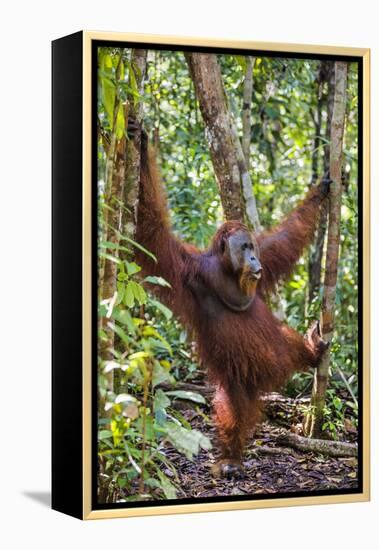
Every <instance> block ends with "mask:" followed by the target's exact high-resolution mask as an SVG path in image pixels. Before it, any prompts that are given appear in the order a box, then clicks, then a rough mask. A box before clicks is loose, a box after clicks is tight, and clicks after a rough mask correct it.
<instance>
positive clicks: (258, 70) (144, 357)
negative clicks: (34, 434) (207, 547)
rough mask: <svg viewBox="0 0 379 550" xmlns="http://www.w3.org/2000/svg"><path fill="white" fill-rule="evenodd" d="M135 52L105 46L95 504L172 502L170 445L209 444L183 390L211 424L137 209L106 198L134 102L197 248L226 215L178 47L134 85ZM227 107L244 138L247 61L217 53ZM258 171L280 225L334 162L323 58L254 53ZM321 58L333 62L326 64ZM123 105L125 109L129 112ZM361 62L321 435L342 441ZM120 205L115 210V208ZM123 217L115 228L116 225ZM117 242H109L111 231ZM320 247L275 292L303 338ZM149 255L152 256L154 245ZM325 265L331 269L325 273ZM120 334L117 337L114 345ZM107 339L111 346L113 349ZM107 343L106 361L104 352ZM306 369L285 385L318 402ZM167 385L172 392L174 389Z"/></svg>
mask: <svg viewBox="0 0 379 550" xmlns="http://www.w3.org/2000/svg"><path fill="white" fill-rule="evenodd" d="M131 54H132V52H131V50H130V49H122V50H120V49H114V48H100V49H99V52H98V106H97V108H98V159H97V160H98V228H99V231H98V268H99V281H100V283H101V278H102V277H103V276H104V273H103V272H104V265H105V263H106V262H111V264H112V266H113V267H114V270H115V274H116V288H115V292H114V294H113V295H112V296H110V297H109V296H107V297H106V298H104V296H102V295H101V284H99V296H98V307H99V311H98V317H99V331H98V340H99V358H98V388H99V404H100V405H99V411H98V412H99V419H98V425H99V431H98V452H99V478H98V479H99V483H98V487H99V499H100V501H102V502H126V501H130V500H149V499H159V498H166V499H173V498H177V496H178V489H179V487H178V476H177V472H176V468H175V464H174V463H173V462H172V461H171V460H170V458H169V456H168V454H167V453H166V452H165V449H166V448H167V446H173V447H175V448H176V449H177V450H178V451H179V452H181V453H183V454H184V455H185V456H186V457H187V458H188V459H189V460H191V459H193V458H194V457H195V456H196V455H197V454H198V452H199V450H200V449H206V450H209V449H211V441H210V440H209V439H208V437H207V436H206V435H204V434H203V433H201V431H199V430H195V429H192V428H191V425H190V424H189V422H188V421H187V419H186V418H185V416H184V415H183V414H181V412H180V409H178V408H177V407H173V406H172V405H173V403H174V401H175V400H177V399H179V398H185V399H187V400H189V401H191V402H192V403H193V406H194V407H195V408H196V407H197V410H198V412H199V414H201V415H203V417H204V422H209V418H208V417H207V414H206V413H205V412H204V408H201V405H204V403H205V399H204V396H203V395H201V394H200V393H197V392H190V391H186V392H184V391H183V390H178V389H175V384H176V383H177V382H178V381H182V382H183V381H186V382H196V381H197V380H203V376H204V373H203V371H202V369H201V365H199V364H198V362H197V358H196V348H195V347H194V346H193V344H192V342H191V335H190V334H187V333H186V332H185V330H184V329H183V327H181V325H180V324H179V322H178V321H177V320H176V319H175V318H174V317H173V315H172V312H171V311H170V310H169V309H168V308H167V307H166V306H165V305H163V304H162V303H160V302H159V301H158V300H157V299H156V298H154V296H153V294H152V293H151V292H149V291H148V289H147V283H149V284H150V285H153V286H154V285H167V284H168V283H167V282H166V281H165V280H164V279H162V278H159V277H146V278H145V279H142V278H141V277H140V275H139V272H140V267H139V266H138V265H137V264H136V263H135V261H134V257H133V251H134V250H135V247H138V246H140V245H139V244H138V243H136V242H135V240H134V239H133V235H132V234H131V233H130V232H128V231H125V230H124V229H125V228H124V227H122V220H123V212H124V211H128V209H129V208H130V205H128V204H123V203H122V201H115V200H111V198H110V197H109V195H107V178H109V148H110V144H111V140H112V136H113V137H115V140H116V142H117V140H121V139H126V140H127V136H126V125H127V116H128V105H130V103H131V102H132V103H134V104H138V105H139V106H141V107H142V110H143V121H144V127H145V128H146V130H147V131H148V133H149V136H150V139H151V141H152V143H153V144H154V146H155V148H156V150H157V152H158V157H159V160H160V169H161V174H162V179H163V181H164V183H165V186H166V190H167V196H168V201H169V207H170V213H171V221H172V226H173V229H174V231H175V232H176V234H177V235H179V236H180V237H181V238H182V239H183V240H185V241H188V242H192V243H194V244H195V245H197V246H198V247H200V248H205V247H207V245H208V243H209V241H210V238H211V237H212V235H213V234H214V232H215V230H216V228H217V227H218V225H219V224H220V223H221V222H222V219H223V212H222V208H221V204H220V193H219V190H218V188H217V184H216V180H215V176H214V171H213V166H212V162H211V158H210V154H209V149H208V146H207V141H206V139H205V136H204V124H203V121H202V117H201V114H200V111H199V106H198V102H197V100H196V97H195V91H194V86H193V82H192V80H191V77H190V74H189V71H188V66H187V64H186V60H185V57H184V54H183V52H180V51H160V50H149V51H148V53H147V66H146V78H145V80H144V84H143V89H142V90H141V89H140V87H139V84H138V82H139V76H140V75H139V74H138V69H136V67H135V66H133V64H132V60H131ZM218 61H219V63H220V66H221V72H222V77H223V82H224V87H225V90H226V94H227V98H228V103H229V106H230V109H231V112H232V114H233V117H234V120H235V122H236V125H237V129H238V132H239V134H240V137H241V136H242V111H243V85H244V80H245V77H246V71H247V63H246V58H245V57H243V56H239V55H227V54H223V55H219V56H218ZM252 61H253V87H252V102H251V123H252V126H251V136H250V158H249V164H250V177H251V180H252V185H253V191H254V195H255V198H256V202H257V206H258V211H259V217H260V223H261V225H262V227H263V228H268V227H270V226H273V225H275V224H276V223H277V222H278V221H279V220H281V219H282V218H283V216H284V215H286V213H288V212H289V211H290V210H291V209H292V208H293V207H294V206H295V205H296V204H297V202H298V201H299V200H300V199H301V198H302V197H303V196H304V195H305V193H306V191H307V189H308V187H309V185H310V184H311V182H312V181H315V178H316V179H318V178H320V177H321V176H322V175H323V173H324V169H325V164H326V163H325V158H326V155H327V152H326V151H327V150H328V146H329V136H328V129H327V125H328V105H327V88H328V85H330V82H329V83H328V81H327V80H325V81H324V83H323V84H322V85H320V74H321V71H322V70H324V69H325V63H327V62H322V61H319V60H316V59H305V60H304V59H295V58H294V59H288V58H280V57H256V58H253V60H252ZM323 63H324V65H323ZM125 106H126V108H124V107H125ZM357 127H358V67H357V65H356V64H355V63H350V64H349V71H348V85H347V109H346V120H345V138H344V166H343V172H344V193H343V198H342V200H343V204H342V212H341V214H342V220H341V248H340V259H339V271H338V283H337V294H336V311H335V318H336V322H335V330H334V337H333V342H332V347H331V365H330V382H329V388H328V391H327V402H326V407H325V411H324V418H325V421H324V425H323V431H324V432H325V433H326V434H327V435H328V437H330V438H336V439H339V438H341V439H343V438H344V433H345V431H346V429H347V428H346V426H347V425H348V426H349V429H355V427H356V425H357V415H358V365H357V358H358V349H357V346H358V323H357V317H358V240H357V234H358V207H357V204H358V159H357V157H358V150H357ZM110 212H113V213H116V216H113V217H110V216H109V213H110ZM117 216H119V219H120V220H121V221H120V223H121V225H119V227H110V222H109V220H110V219H112V220H114V219H117ZM111 232H113V233H112V234H113V235H116V238H115V239H114V238H113V239H112V240H109V239H108V237H109V235H110V233H111ZM312 252H313V251H312V248H311V249H310V250H309V251H307V252H306V254H305V255H304V257H303V258H302V259H301V261H300V262H299V263H298V265H297V267H296V269H295V272H294V274H293V276H292V277H291V280H290V281H289V282H288V283H286V284H283V285H282V287H281V288H280V296H281V308H282V310H283V314H284V318H285V321H286V322H287V323H288V324H290V325H291V326H293V327H295V328H296V329H297V330H298V331H300V332H305V330H306V329H307V327H308V326H309V324H310V322H311V321H312V320H313V319H319V318H320V307H321V300H322V284H321V285H320V287H319V288H318V289H317V292H316V293H315V294H314V295H313V296H311V297H310V296H309V292H308V290H309V271H310V258H311V255H312ZM145 253H146V254H151V253H150V252H149V251H148V250H146V251H145ZM324 268H325V266H324V265H322V266H321V269H322V272H323V270H324ZM110 335H111V340H110ZM110 342H111V345H110ZM104 349H107V352H106V354H105V355H104V353H103V350H104ZM312 381H313V376H312V374H311V373H302V374H296V375H295V376H294V377H293V378H292V380H291V381H290V382H289V384H288V385H287V387H286V388H285V390H284V393H285V394H286V395H288V396H290V397H298V396H309V395H310V392H311V389H312ZM167 388H169V389H167Z"/></svg>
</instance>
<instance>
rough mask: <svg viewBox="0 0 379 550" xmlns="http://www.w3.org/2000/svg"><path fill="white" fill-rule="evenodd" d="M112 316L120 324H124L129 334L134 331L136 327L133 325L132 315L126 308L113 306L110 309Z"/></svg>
mask: <svg viewBox="0 0 379 550" xmlns="http://www.w3.org/2000/svg"><path fill="white" fill-rule="evenodd" d="M112 318H113V319H115V320H116V321H118V322H119V323H121V324H122V325H125V326H126V327H127V329H128V331H129V334H135V333H136V327H135V326H134V323H133V319H132V316H131V315H130V313H129V311H128V310H127V309H120V308H114V309H113V311H112Z"/></svg>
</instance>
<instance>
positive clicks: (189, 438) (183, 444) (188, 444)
mask: <svg viewBox="0 0 379 550" xmlns="http://www.w3.org/2000/svg"><path fill="white" fill-rule="evenodd" d="M166 430H167V436H168V438H169V439H170V441H171V443H172V444H173V445H174V446H175V447H176V448H177V450H178V451H180V452H182V453H183V454H185V455H186V457H187V458H189V459H192V458H193V456H194V455H197V454H198V453H199V451H200V448H202V449H205V450H209V449H211V448H212V444H211V442H210V440H209V438H208V437H206V436H205V435H203V434H202V433H200V432H199V431H197V430H187V429H185V428H183V427H182V426H178V425H177V424H174V423H173V422H169V423H167V425H166Z"/></svg>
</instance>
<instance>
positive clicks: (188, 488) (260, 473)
mask: <svg viewBox="0 0 379 550" xmlns="http://www.w3.org/2000/svg"><path fill="white" fill-rule="evenodd" d="M285 406H286V408H287V409H288V408H291V407H296V405H294V403H293V402H292V401H291V400H289V401H288V403H285ZM271 412H272V411H271ZM182 414H184V416H185V417H186V419H187V420H188V421H189V422H190V423H191V425H192V428H195V429H199V430H201V431H202V433H204V434H205V435H207V436H208V437H209V438H210V439H211V441H212V443H213V449H212V450H210V451H201V452H200V453H199V455H197V456H196V457H195V458H194V460H193V461H190V460H188V458H186V457H185V456H183V455H182V454H180V453H179V452H178V451H176V450H175V449H172V448H167V449H166V454H167V456H168V458H169V459H170V460H171V461H172V462H173V464H174V465H175V468H176V470H177V473H178V476H179V479H180V483H179V486H180V488H181V489H180V491H179V492H178V498H199V497H202V498H203V497H217V496H229V495H258V494H270V493H272V494H275V493H277V494H278V493H292V492H305V491H309V492H313V491H325V490H331V489H339V490H340V489H345V490H351V489H354V488H357V487H358V479H357V475H358V474H357V472H358V462H357V459H356V458H354V457H352V458H332V457H328V456H325V455H321V454H318V453H317V454H316V453H311V452H307V453H305V452H301V451H298V450H295V449H293V448H289V447H284V446H283V445H280V444H278V442H277V439H278V436H279V435H280V434H281V433H282V432H283V430H288V429H291V428H292V429H293V428H294V424H293V422H294V421H296V411H294V414H293V415H287V417H286V419H285V420H284V421H283V415H281V417H280V418H281V419H280V425H278V424H277V423H276V422H275V420H272V418H270V419H268V418H267V419H266V420H265V421H264V422H263V423H262V424H260V425H259V426H258V429H257V431H256V433H255V436H254V437H251V438H250V441H249V442H248V446H247V449H246V453H245V459H244V470H245V475H244V477H243V478H242V479H233V480H226V479H222V478H217V477H215V476H214V473H212V466H213V465H214V464H215V463H216V461H217V445H216V436H215V431H214V428H213V427H212V423H211V422H207V421H206V420H205V419H204V417H203V416H201V415H200V414H199V413H198V412H196V411H194V410H191V409H187V410H183V411H182ZM348 439H349V440H350V442H353V441H354V436H352V435H351V436H350V437H349V438H348ZM165 474H166V475H167V476H168V477H172V473H171V472H170V471H169V470H168V469H167V471H165Z"/></svg>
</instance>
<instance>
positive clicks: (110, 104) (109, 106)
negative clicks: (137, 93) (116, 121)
mask: <svg viewBox="0 0 379 550" xmlns="http://www.w3.org/2000/svg"><path fill="white" fill-rule="evenodd" d="M101 89H102V98H103V104H104V108H105V111H106V113H107V116H108V121H109V125H110V128H111V130H112V129H113V117H114V104H115V99H116V87H115V85H114V83H113V82H112V81H111V80H110V79H109V78H106V77H102V78H101Z"/></svg>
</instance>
